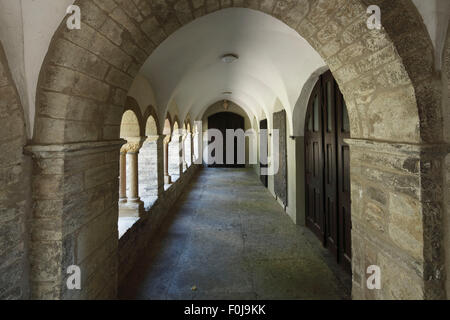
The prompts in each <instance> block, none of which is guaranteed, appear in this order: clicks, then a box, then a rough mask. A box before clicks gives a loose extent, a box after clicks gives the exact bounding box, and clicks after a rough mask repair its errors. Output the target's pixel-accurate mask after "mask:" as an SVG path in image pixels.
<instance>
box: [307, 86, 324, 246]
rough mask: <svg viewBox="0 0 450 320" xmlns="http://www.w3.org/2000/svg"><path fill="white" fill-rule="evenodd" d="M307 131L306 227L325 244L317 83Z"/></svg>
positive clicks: (311, 100)
mask: <svg viewBox="0 0 450 320" xmlns="http://www.w3.org/2000/svg"><path fill="white" fill-rule="evenodd" d="M306 119H307V122H306V130H305V156H306V159H305V166H306V168H305V173H306V175H305V176H306V197H305V198H306V208H307V209H306V225H307V226H308V227H309V228H310V229H311V230H312V231H313V232H314V233H315V234H316V235H317V236H318V237H319V239H321V241H323V242H324V243H325V219H324V215H323V199H324V197H323V151H322V149H323V146H322V144H323V135H322V125H323V110H322V84H321V82H320V81H319V82H317V84H316V86H315V87H314V89H313V92H312V94H311V98H310V100H309V103H308V113H307V118H306Z"/></svg>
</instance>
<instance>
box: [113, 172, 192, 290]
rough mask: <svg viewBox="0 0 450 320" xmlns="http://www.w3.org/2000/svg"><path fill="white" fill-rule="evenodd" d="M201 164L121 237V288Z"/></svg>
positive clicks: (182, 177)
mask: <svg viewBox="0 0 450 320" xmlns="http://www.w3.org/2000/svg"><path fill="white" fill-rule="evenodd" d="M199 168H201V166H200V165H192V166H191V167H189V168H188V169H187V170H186V172H185V173H184V174H183V175H182V176H181V177H180V178H179V179H178V180H177V181H176V182H175V183H174V184H172V185H171V186H170V188H169V189H167V190H166V191H165V192H164V193H163V194H162V195H161V196H160V197H159V198H158V200H156V202H155V204H154V205H153V206H152V207H151V208H150V209H149V210H148V211H146V213H145V215H144V216H143V217H142V218H141V219H139V221H137V222H136V223H135V224H134V225H133V226H132V227H131V228H130V229H129V230H128V231H127V232H126V233H125V234H124V235H123V236H122V238H120V239H119V288H120V286H121V285H122V284H123V283H124V281H125V280H126V279H127V275H128V273H129V272H130V270H131V269H132V268H133V266H134V264H135V263H136V261H137V260H138V257H140V256H141V255H142V254H143V253H144V252H145V249H146V248H147V247H148V244H149V243H150V242H151V239H152V238H153V237H154V236H155V235H156V233H157V231H158V229H159V227H160V226H161V224H162V223H163V222H164V219H165V218H166V217H167V216H168V214H169V212H170V209H171V208H172V206H173V205H174V204H175V202H176V200H177V199H178V198H179V197H180V195H181V193H182V192H183V190H184V189H185V188H186V187H187V185H188V184H189V182H190V181H191V179H192V177H193V176H194V175H195V173H196V172H197V171H198V170H199Z"/></svg>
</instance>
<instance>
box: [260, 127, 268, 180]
mask: <svg viewBox="0 0 450 320" xmlns="http://www.w3.org/2000/svg"><path fill="white" fill-rule="evenodd" d="M259 129H260V132H261V134H260V139H261V144H260V149H259V167H260V172H259V176H260V179H261V182H262V184H263V185H264V186H265V187H266V188H267V187H268V186H269V176H268V175H267V174H263V172H262V171H263V169H266V170H267V168H268V167H269V165H268V152H269V150H268V147H269V145H268V141H269V135H268V132H267V119H265V120H262V121H261V122H260V123H259ZM262 130H265V131H262ZM263 141H264V142H265V143H264V145H263ZM266 172H267V171H266Z"/></svg>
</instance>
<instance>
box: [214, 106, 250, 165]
mask: <svg viewBox="0 0 450 320" xmlns="http://www.w3.org/2000/svg"><path fill="white" fill-rule="evenodd" d="M244 126H245V119H244V118H243V117H241V116H240V115H238V114H236V113H233V112H219V113H216V114H214V115H212V116H210V117H209V118H208V129H218V130H219V131H220V132H221V133H222V137H223V161H222V164H220V163H213V164H210V165H209V167H214V168H218V167H220V168H245V164H238V160H237V159H238V157H237V154H238V143H237V138H235V139H234V140H235V141H234V163H233V164H227V162H226V159H227V141H226V140H227V139H226V130H227V129H233V130H238V129H242V130H244ZM211 142H213V141H212V140H211V139H209V143H211ZM230 147H231V146H230ZM243 152H244V154H245V150H243ZM213 155H214V156H215V154H214V153H213Z"/></svg>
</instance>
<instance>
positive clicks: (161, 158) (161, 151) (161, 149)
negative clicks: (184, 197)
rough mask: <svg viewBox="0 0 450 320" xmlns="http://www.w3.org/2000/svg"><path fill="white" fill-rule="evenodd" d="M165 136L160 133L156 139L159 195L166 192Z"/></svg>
mask: <svg viewBox="0 0 450 320" xmlns="http://www.w3.org/2000/svg"><path fill="white" fill-rule="evenodd" d="M164 139H165V136H164V135H160V136H158V139H157V140H156V152H157V157H158V159H157V170H158V197H160V196H162V195H163V193H164V180H165V179H164V178H165V175H164V172H165V164H166V160H165V159H166V157H165V148H166V146H165V143H164Z"/></svg>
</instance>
